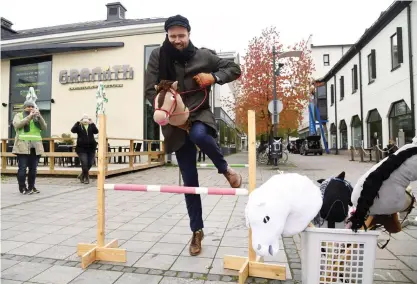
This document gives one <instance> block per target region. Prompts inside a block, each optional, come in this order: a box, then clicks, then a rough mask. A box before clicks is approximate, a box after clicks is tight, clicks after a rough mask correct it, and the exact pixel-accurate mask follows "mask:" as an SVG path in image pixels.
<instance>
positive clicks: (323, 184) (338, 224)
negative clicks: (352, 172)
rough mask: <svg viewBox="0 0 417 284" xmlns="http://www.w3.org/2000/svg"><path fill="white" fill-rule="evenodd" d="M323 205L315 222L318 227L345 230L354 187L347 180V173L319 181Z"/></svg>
mask: <svg viewBox="0 0 417 284" xmlns="http://www.w3.org/2000/svg"><path fill="white" fill-rule="evenodd" d="M317 182H318V183H319V184H320V191H321V197H322V199H323V205H322V207H321V209H320V212H319V213H318V214H317V216H316V217H315V218H314V220H313V225H314V226H316V227H325V228H340V229H343V228H345V221H346V219H347V217H348V214H349V209H350V208H351V206H352V202H351V195H352V191H353V187H352V185H351V184H350V183H349V182H348V181H347V180H345V172H341V173H340V174H339V175H338V176H336V177H331V178H328V179H326V180H325V179H319V180H317Z"/></svg>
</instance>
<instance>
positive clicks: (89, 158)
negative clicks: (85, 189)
mask: <svg viewBox="0 0 417 284" xmlns="http://www.w3.org/2000/svg"><path fill="white" fill-rule="evenodd" d="M77 154H78V157H79V158H80V164H81V170H82V173H83V175H84V176H85V177H87V176H88V172H89V171H90V169H91V167H92V166H93V163H94V159H95V157H96V153H95V152H86V153H81V152H79V153H77Z"/></svg>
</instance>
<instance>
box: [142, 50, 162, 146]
mask: <svg viewBox="0 0 417 284" xmlns="http://www.w3.org/2000/svg"><path fill="white" fill-rule="evenodd" d="M158 47H159V45H147V46H145V60H144V62H145V66H144V69H145V72H146V69H147V67H148V62H149V58H150V56H151V53H152V51H153V50H154V49H155V48H158ZM145 72H144V75H143V76H145ZM144 92H145V90H144ZM143 97H145V95H143ZM152 103H153V102H150V101H149V100H148V99H146V98H145V101H144V104H143V107H144V111H143V112H144V120H143V124H144V127H143V128H144V129H143V139H148V140H160V135H159V132H160V130H159V125H158V124H157V123H156V122H155V121H154V120H153V113H154V109H153V105H152ZM156 143H157V144H158V145H159V143H158V142H156ZM155 145H156V144H155ZM143 147H144V151H147V150H148V143H145V144H144V145H143ZM151 147H152V146H151Z"/></svg>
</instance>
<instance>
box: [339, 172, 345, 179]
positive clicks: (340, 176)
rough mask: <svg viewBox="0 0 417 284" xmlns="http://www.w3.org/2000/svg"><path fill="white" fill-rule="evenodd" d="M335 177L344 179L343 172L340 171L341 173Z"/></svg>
mask: <svg viewBox="0 0 417 284" xmlns="http://www.w3.org/2000/svg"><path fill="white" fill-rule="evenodd" d="M337 178H340V179H342V180H344V179H345V172H341V173H340V174H339V175H338V176H337Z"/></svg>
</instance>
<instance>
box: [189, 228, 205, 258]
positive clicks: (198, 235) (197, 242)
mask: <svg viewBox="0 0 417 284" xmlns="http://www.w3.org/2000/svg"><path fill="white" fill-rule="evenodd" d="M203 239H204V232H203V230H198V231H197V232H194V233H193V237H192V239H191V244H190V255H192V256H196V255H199V254H200V252H201V241H202V240H203Z"/></svg>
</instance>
